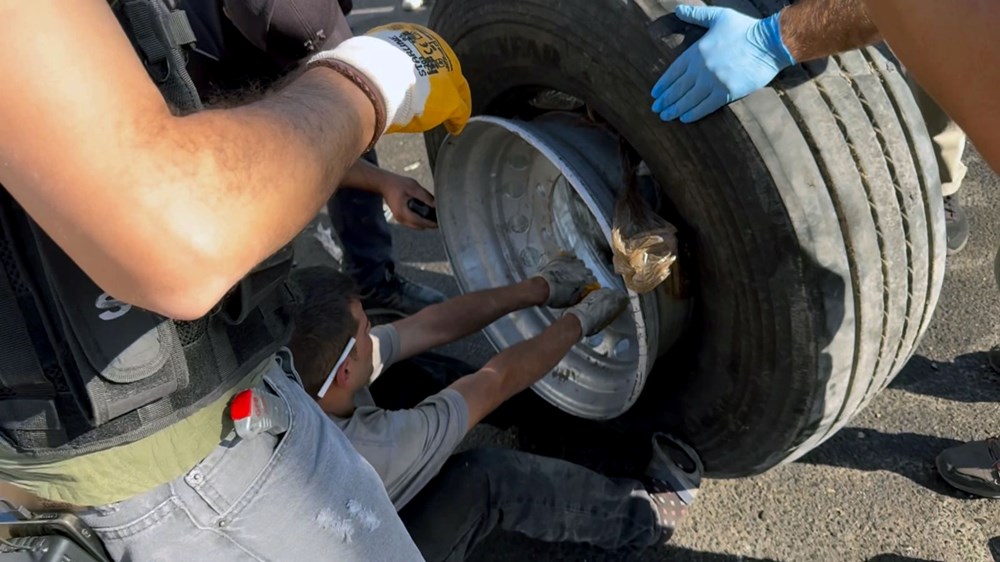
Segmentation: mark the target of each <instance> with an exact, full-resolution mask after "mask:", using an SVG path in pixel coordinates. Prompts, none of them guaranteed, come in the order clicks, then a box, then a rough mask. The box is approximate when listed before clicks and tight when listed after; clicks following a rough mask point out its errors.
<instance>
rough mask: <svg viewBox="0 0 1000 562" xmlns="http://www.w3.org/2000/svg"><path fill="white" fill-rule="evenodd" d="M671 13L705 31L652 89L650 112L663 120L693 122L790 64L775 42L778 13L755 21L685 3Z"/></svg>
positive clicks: (783, 48)
mask: <svg viewBox="0 0 1000 562" xmlns="http://www.w3.org/2000/svg"><path fill="white" fill-rule="evenodd" d="M674 13H675V14H676V15H677V17H678V18H679V19H680V20H681V21H685V22H687V23H691V24H694V25H700V26H701V27H707V28H708V32H707V33H705V35H704V36H703V37H702V38H701V39H699V40H698V42H697V43H695V44H694V45H692V46H691V47H690V48H689V49H688V50H687V51H684V53H683V54H681V56H680V57H678V58H677V60H675V61H674V64H672V65H670V68H668V69H667V71H666V72H664V73H663V76H661V77H660V80H659V81H658V82H657V83H656V85H655V86H653V92H652V93H653V98H654V99H655V100H656V101H655V102H654V103H653V111H654V112H655V113H658V114H659V115H660V119H663V120H664V121H672V120H674V119H677V118H678V117H680V118H681V121H682V122H684V123H691V122H692V121H697V120H699V119H701V118H702V117H704V116H706V115H708V114H709V113H712V112H713V111H715V110H716V109H719V108H720V107H722V106H723V105H726V104H728V103H731V102H734V101H736V100H738V99H740V98H742V97H743V96H746V95H747V94H749V93H751V92H753V91H754V90H757V89H759V88H763V87H764V86H766V85H767V84H768V83H769V82H770V81H771V80H773V79H774V77H775V76H776V75H777V74H778V72H780V71H781V69H783V68H785V67H788V66H791V65H793V64H795V59H794V58H793V57H792V54H791V53H789V52H788V47H786V46H785V44H784V42H782V40H781V30H780V29H778V25H779V20H778V14H774V15H773V16H770V17H768V18H766V19H762V20H759V19H755V18H752V17H750V16H746V15H743V14H741V13H739V12H737V11H735V10H730V9H729V8H710V7H705V6H687V5H681V6H677V9H676V10H675V11H674Z"/></svg>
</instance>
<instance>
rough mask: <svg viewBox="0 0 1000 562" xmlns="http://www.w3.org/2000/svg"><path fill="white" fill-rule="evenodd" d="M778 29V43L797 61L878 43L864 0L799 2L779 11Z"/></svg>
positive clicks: (878, 38)
mask: <svg viewBox="0 0 1000 562" xmlns="http://www.w3.org/2000/svg"><path fill="white" fill-rule="evenodd" d="M780 27H781V39H782V41H784V43H785V46H786V47H788V51H789V52H790V53H791V54H792V56H793V57H794V58H795V60H797V61H800V62H803V61H808V60H812V59H818V58H823V57H828V56H830V55H834V54H837V53H842V52H844V51H849V50H851V49H857V48H859V47H864V46H866V45H871V44H873V43H877V42H878V41H879V40H880V36H879V32H878V29H877V28H876V27H875V24H873V23H872V21H871V19H869V17H868V12H867V11H866V9H865V5H864V0H801V1H800V2H796V3H795V4H792V5H791V6H788V7H787V8H785V9H784V10H782V11H781V26H780Z"/></svg>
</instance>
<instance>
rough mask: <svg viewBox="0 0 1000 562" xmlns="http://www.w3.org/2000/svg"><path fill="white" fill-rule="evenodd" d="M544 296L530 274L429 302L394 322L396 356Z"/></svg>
mask: <svg viewBox="0 0 1000 562" xmlns="http://www.w3.org/2000/svg"><path fill="white" fill-rule="evenodd" d="M547 297H548V285H546V283H545V281H543V280H542V279H541V278H540V277H532V278H531V279H529V280H527V281H522V282H521V283H517V284H516V285H509V286H507V287H500V288H497V289H488V290H485V291H475V292H472V293H467V294H464V295H461V296H458V297H455V298H452V299H448V300H447V301H445V302H443V303H440V304H435V305H431V306H429V307H427V308H425V309H423V310H421V311H420V312H418V313H417V314H414V315H413V316H410V317H409V318H405V319H403V320H400V321H398V322H396V323H394V326H395V327H396V331H397V332H398V333H399V334H400V341H401V347H402V349H401V350H400V352H401V353H400V355H401V357H404V358H405V357H412V356H413V355H416V354H419V353H422V352H424V351H427V350H429V349H433V348H435V347H437V346H439V345H444V344H446V343H451V342H453V341H455V340H458V339H461V338H464V337H465V336H468V335H470V334H474V333H476V332H478V331H479V330H482V329H483V328H485V327H486V326H488V325H490V324H491V323H493V322H494V321H496V320H497V319H498V318H501V317H502V316H504V315H507V314H510V313H511V312H514V311H516V310H521V309H523V308H528V307H531V306H538V305H541V304H542V303H544V302H545V299H546V298H547Z"/></svg>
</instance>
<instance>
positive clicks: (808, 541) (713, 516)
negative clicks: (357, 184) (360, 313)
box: [351, 0, 1000, 562]
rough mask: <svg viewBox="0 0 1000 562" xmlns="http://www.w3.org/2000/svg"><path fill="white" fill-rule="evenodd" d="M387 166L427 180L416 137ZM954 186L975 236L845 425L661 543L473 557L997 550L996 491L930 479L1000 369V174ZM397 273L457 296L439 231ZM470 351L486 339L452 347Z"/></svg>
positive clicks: (967, 433) (991, 390)
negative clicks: (920, 334) (926, 316)
mask: <svg viewBox="0 0 1000 562" xmlns="http://www.w3.org/2000/svg"><path fill="white" fill-rule="evenodd" d="M355 6H356V8H355V14H353V15H352V18H351V20H352V24H353V25H354V27H355V29H356V30H357V31H361V30H364V29H366V28H368V27H370V26H372V25H377V24H381V23H386V22H389V21H399V20H409V21H420V20H421V19H422V18H425V17H426V12H423V13H420V12H417V13H403V12H401V11H399V10H398V9H397V6H398V2H393V0H356V1H355ZM379 151H380V157H381V159H382V163H383V165H384V166H385V167H386V168H388V169H391V170H393V171H396V172H399V173H404V174H407V175H411V176H413V177H415V178H416V179H418V180H419V181H421V182H423V184H424V185H425V186H427V187H432V180H431V173H430V170H429V168H428V164H427V158H426V151H425V150H424V146H423V142H422V138H421V137H419V136H395V137H388V138H386V139H384V140H383V141H382V143H381V144H380V146H379ZM966 162H967V164H968V165H969V169H970V171H969V177H968V179H967V180H966V182H965V185H964V187H963V188H962V196H963V198H964V202H965V206H966V208H967V209H968V210H969V212H970V214H971V220H972V239H971V241H970V243H969V245H968V246H967V247H966V248H965V250H964V251H963V252H961V253H960V254H959V255H957V256H955V257H954V258H951V259H949V262H948V273H947V276H946V279H945V286H944V292H943V295H942V297H941V301H940V304H939V305H938V310H937V314H936V317H935V319H934V322H933V324H932V325H931V328H930V330H929V332H928V333H927V335H926V337H925V338H924V340H923V343H922V345H921V346H920V349H919V350H918V351H917V354H916V355H915V356H914V357H913V359H912V360H911V361H910V363H909V364H908V365H907V366H906V368H905V369H904V370H903V372H902V373H901V374H900V375H899V376H898V377H897V378H896V380H895V381H894V382H893V383H892V384H891V385H890V386H889V388H888V389H887V390H886V391H884V392H883V393H882V394H881V395H880V396H878V398H877V399H875V400H874V401H873V402H872V404H871V405H870V406H869V407H868V408H867V409H866V410H865V411H864V412H863V413H861V414H860V415H859V416H858V417H857V418H855V419H854V421H853V422H852V423H851V424H850V426H849V427H847V428H845V429H844V430H843V431H841V432H840V433H838V434H837V435H836V436H834V437H833V438H832V439H830V440H829V441H827V442H826V443H825V444H823V445H822V446H821V447H819V448H818V449H816V450H815V451H813V452H811V453H810V454H809V455H807V456H806V457H805V458H803V459H802V460H800V461H798V462H795V463H792V464H789V465H786V466H782V467H779V468H776V469H773V470H771V471H769V472H768V473H766V474H763V475H761V476H757V477H755V478H745V479H739V480H710V481H708V482H706V483H705V485H704V486H703V487H702V489H701V492H700V495H699V499H698V502H697V503H696V504H695V506H694V508H693V510H692V511H691V513H690V516H689V517H688V519H686V520H685V521H684V522H683V523H682V526H681V529H680V530H679V531H678V532H677V533H676V534H675V536H674V537H673V539H672V540H671V541H670V543H669V544H666V545H664V546H661V547H657V548H655V549H651V550H649V551H648V552H647V553H646V554H645V555H643V556H642V557H639V558H636V557H628V556H624V555H621V554H614V553H605V552H601V551H597V550H593V549H587V548H580V547H577V546H573V545H551V544H545V543H542V542H538V541H534V540H530V539H527V538H524V537H520V536H516V535H513V534H506V533H500V532H498V533H495V535H494V536H493V537H491V538H490V539H488V540H487V541H486V542H485V543H484V544H483V545H481V546H480V547H479V548H478V549H477V551H476V552H475V553H474V556H473V559H474V560H476V561H480V562H486V561H489V562H499V561H523V560H540V561H547V560H592V561H593V560H628V559H638V560H642V561H654V560H655V561H659V560H678V561H707V562H730V561H732V562H737V561H744V560H745V561H758V560H782V561H785V560H788V561H798V560H823V561H825V560H830V561H840V560H845V561H853V560H858V561H881V562H891V561H897V562H903V561H906V562H916V561H925V560H947V561H961V562H965V561H968V562H979V561H990V560H1000V500H992V501H991V500H985V499H975V498H972V497H971V496H969V495H968V494H963V493H960V492H957V491H955V490H952V489H951V488H949V487H948V486H947V485H946V484H945V483H944V482H943V481H942V480H941V479H940V477H938V475H937V472H936V470H935V468H934V463H933V461H934V457H935V455H937V453H938V452H939V451H940V450H941V449H943V448H946V447H949V446H951V445H955V444H957V443H959V442H961V441H966V440H971V439H982V438H984V437H987V436H989V435H992V434H996V433H1000V376H998V375H996V374H994V373H993V372H992V371H991V369H990V367H989V366H988V364H987V362H986V355H985V353H984V352H985V351H986V350H988V349H989V348H990V347H992V346H993V345H994V344H997V343H1000V341H998V340H1000V337H998V334H1000V331H998V330H997V327H998V315H997V312H998V310H1000V291H998V289H997V286H996V282H995V281H994V279H993V266H992V260H993V256H994V253H995V252H996V249H997V247H998V245H1000V221H998V220H997V216H998V215H997V213H998V210H1000V178H998V176H997V175H996V174H994V173H993V172H992V171H990V169H989V168H988V167H987V166H986V165H985V164H984V163H983V161H982V160H981V159H980V157H979V156H978V154H976V152H975V150H974V149H970V150H969V153H968V154H967V156H966ZM394 237H395V241H396V252H397V255H398V258H399V262H400V265H401V269H402V271H403V273H404V274H405V275H407V276H409V277H411V278H413V279H414V280H418V281H421V282H424V283H428V284H430V285H433V286H435V287H438V288H439V289H441V290H443V291H445V292H446V293H448V294H451V295H454V294H456V293H457V288H456V285H455V283H454V281H453V279H452V277H451V273H450V268H449V266H448V263H447V259H446V257H445V255H444V251H443V249H442V247H441V243H440V238H439V236H438V235H437V233H434V232H431V233H414V232H410V231H406V230H405V229H400V228H398V227H394ZM450 351H451V352H452V353H454V354H457V355H460V356H462V357H465V358H468V359H472V360H476V359H482V358H483V357H486V356H488V354H489V353H490V351H491V349H490V347H489V345H488V344H487V343H486V342H485V341H484V340H483V339H482V338H481V337H480V338H473V339H472V340H469V341H465V342H462V343H460V344H458V345H453V346H452V348H451V350H450ZM474 437H475V439H476V440H478V442H479V443H482V442H487V443H491V444H500V445H510V444H511V443H513V442H514V439H513V437H512V436H511V435H510V434H509V433H498V432H493V433H490V432H485V431H480V432H478V433H477V435H475V436H474Z"/></svg>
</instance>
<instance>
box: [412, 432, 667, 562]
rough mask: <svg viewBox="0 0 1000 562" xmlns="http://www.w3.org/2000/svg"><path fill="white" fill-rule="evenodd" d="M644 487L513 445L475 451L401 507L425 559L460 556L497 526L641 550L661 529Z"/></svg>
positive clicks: (531, 534)
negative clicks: (524, 450)
mask: <svg viewBox="0 0 1000 562" xmlns="http://www.w3.org/2000/svg"><path fill="white" fill-rule="evenodd" d="M651 501H652V500H651V499H650V497H649V495H648V494H647V493H646V491H645V490H644V489H643V487H642V485H641V484H640V483H639V482H638V481H636V480H631V479H615V478H608V477H606V476H604V475H602V474H599V473H597V472H593V471H591V470H589V469H587V468H584V467H583V466H580V465H578V464H573V463H571V462H567V461H564V460H560V459H554V458H549V457H541V456H538V455H532V454H530V453H525V452H522V451H515V450H511V449H473V450H471V451H466V452H464V453H459V454H457V455H455V456H453V457H451V458H450V459H448V462H447V463H445V465H444V467H443V468H442V469H441V472H440V473H439V474H438V475H437V476H436V477H434V479H433V480H431V481H430V483H429V484H427V486H426V487H425V488H424V489H423V490H422V491H421V492H420V493H419V494H417V496H416V497H415V498H413V500H411V501H410V503H408V504H406V506H405V507H403V509H402V510H401V511H400V512H399V516H400V518H401V519H402V520H403V524H404V525H406V529H407V531H409V532H410V537H411V538H412V539H413V542H414V543H416V545H417V548H419V549H420V553H421V554H423V556H424V558H426V559H427V561H428V562H436V561H439V560H448V561H459V560H465V559H466V558H467V557H468V555H469V554H470V553H471V552H472V550H473V549H474V548H475V547H476V545H477V544H479V543H480V541H482V540H483V539H484V538H486V536H488V535H489V534H490V533H491V532H492V531H493V530H494V529H495V528H497V527H499V528H501V529H503V530H505V531H513V532H517V533H521V534H523V535H527V536H528V537H531V538H534V539H538V540H543V541H548V542H575V543H587V544H591V545H594V546H597V547H600V548H603V549H607V550H615V551H620V550H623V549H627V550H630V551H635V552H638V551H640V550H642V549H644V548H646V547H648V546H651V545H653V544H655V543H657V542H658V541H659V539H660V530H659V527H658V526H657V523H656V515H655V513H654V511H653V507H652V506H651V503H650V502H651Z"/></svg>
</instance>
